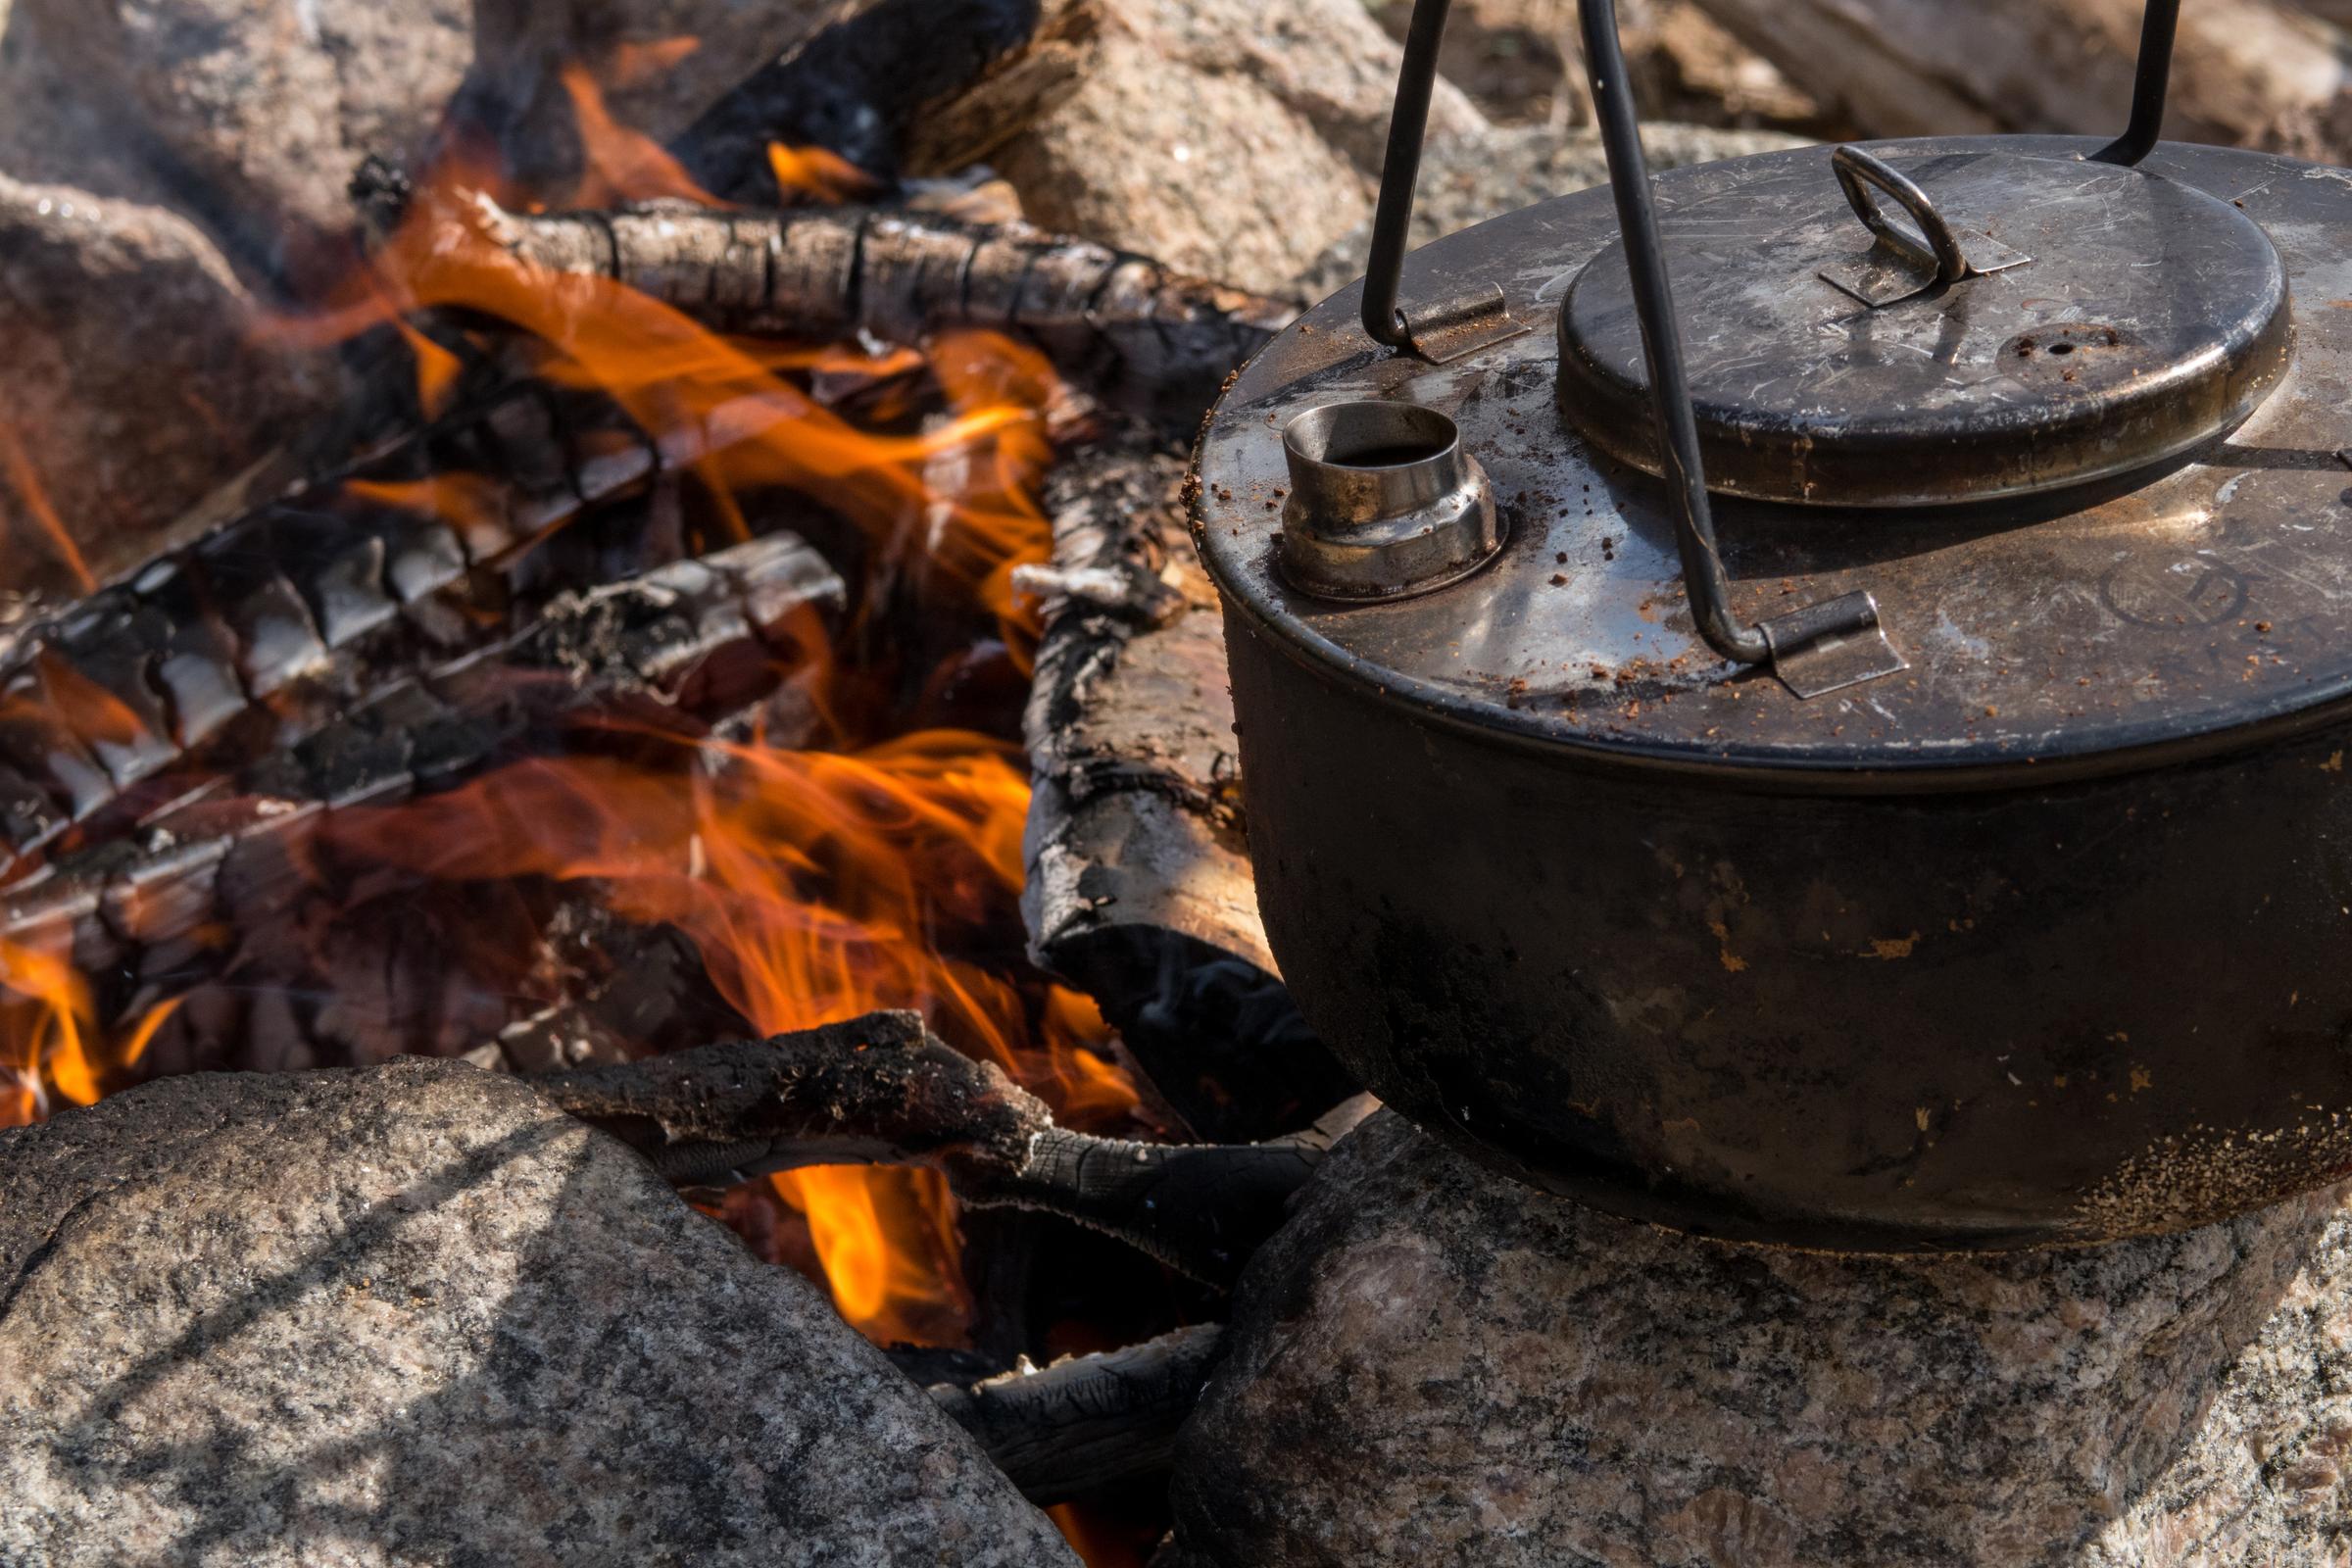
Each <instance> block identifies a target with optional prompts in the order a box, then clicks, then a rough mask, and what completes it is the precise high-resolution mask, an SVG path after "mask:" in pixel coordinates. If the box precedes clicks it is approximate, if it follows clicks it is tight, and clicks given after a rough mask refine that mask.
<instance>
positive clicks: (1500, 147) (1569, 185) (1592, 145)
mask: <svg viewBox="0 0 2352 1568" xmlns="http://www.w3.org/2000/svg"><path fill="white" fill-rule="evenodd" d="M1804 145H1805V141H1804V138H1803V137H1801V136H1790V135H1788V134H1786V133H1784V132H1781V131H1777V130H1722V129H1717V128H1715V127H1713V126H1708V125H1677V124H1670V123H1651V124H1645V125H1643V126H1642V150H1643V151H1644V152H1645V153H1646V154H1647V155H1648V158H1649V168H1650V172H1652V173H1653V174H1654V173H1656V172H1659V171H1661V170H1667V169H1679V168H1681V167H1682V166H1683V165H1685V164H1704V163H1710V162H1713V161H1714V160H1716V159H1719V158H1744V157H1746V156H1747V155H1748V154H1750V153H1763V152H1774V151H1777V150H1779V149H1781V148H1783V147H1802V146H1804ZM1608 177H1609V164H1608V159H1607V157H1606V156H1605V155H1604V154H1603V153H1602V151H1601V146H1600V133H1599V132H1598V131H1597V130H1572V131H1568V132H1566V133H1564V134H1563V133H1562V132H1559V131H1556V130H1552V129H1550V128H1548V127H1546V126H1543V125H1513V126H1508V127H1503V128H1497V129H1494V130H1487V131H1482V132H1479V133H1477V134H1474V135H1469V136H1448V137H1446V138H1444V139H1442V140H1441V139H1433V140H1432V141H1431V142H1430V145H1429V148H1428V150H1427V152H1426V153H1425V155H1424V156H1423V160H1422V164H1421V182H1420V186H1419V188H1418V189H1417V190H1416V192H1415V194H1414V199H1413V231H1412V232H1413V243H1414V244H1415V245H1426V244H1428V243H1429V242H1430V241H1431V240H1433V239H1442V238H1444V237H1445V236H1446V235H1447V234H1450V233H1453V232H1454V231H1455V230H1457V229H1463V228H1468V227H1469V226H1470V225H1471V224H1473V223H1483V222H1485V221H1487V220H1488V219H1490V218H1499V217H1501V216H1502V215H1503V214H1504V213H1508V212H1512V211H1514V210H1516V209H1518V208H1521V207H1527V206H1530V205H1532V204H1534V203H1536V202H1540V201H1543V200H1544V199H1545V198H1547V197H1552V196H1565V195H1568V194H1569V193H1570V192H1572V191H1580V190H1584V189H1587V188H1588V187H1591V186H1593V185H1599V184H1605V183H1606V182H1607V180H1608ZM1371 249H1372V219H1371V215H1370V211H1369V209H1367V210H1366V213H1365V216H1364V219H1363V221H1361V222H1359V223H1357V224H1356V225H1355V226H1354V227H1352V228H1350V229H1348V231H1347V232H1346V233H1344V234H1342V235H1340V236H1339V237H1337V238H1336V239H1334V240H1333V241H1332V243H1331V244H1330V245H1329V246H1327V247H1326V248H1325V249H1324V251H1323V253H1322V254H1321V255H1320V256H1318V257H1316V258H1315V261H1314V263H1313V265H1311V266H1310V267H1308V268H1307V269H1306V270H1305V271H1303V272H1302V273H1300V274H1299V277H1298V279H1297V280H1296V281H1295V282H1294V283H1293V285H1292V290H1291V291H1292V292H1293V293H1295V294H1298V295H1299V296H1300V297H1302V298H1305V299H1309V300H1319V299H1323V298H1326V297H1328V296H1329V295H1331V294H1333V293H1335V292H1337V291H1338V290H1339V289H1341V288H1344V287H1346V286H1347V285H1348V284H1349V283H1351V282H1353V281H1354V280H1355V279H1357V278H1358V277H1361V276H1362V275H1363V271H1364V261H1365V258H1366V257H1367V256H1368V255H1369V254H1370V253H1371Z"/></svg>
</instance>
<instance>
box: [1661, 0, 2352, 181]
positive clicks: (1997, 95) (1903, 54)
mask: <svg viewBox="0 0 2352 1568" xmlns="http://www.w3.org/2000/svg"><path fill="white" fill-rule="evenodd" d="M1698 3H1699V6H1700V9H1702V10H1703V11H1705V12H1706V13H1707V14H1708V15H1709V16H1711V17H1713V18H1714V19H1715V20H1716V21H1717V22H1719V23H1721V24H1722V25H1724V26H1725V27H1726V28H1728V29H1729V30H1730V31H1732V32H1733V33H1734V34H1736V35H1737V36H1738V37H1739V38H1740V41H1741V42H1743V43H1745V44H1746V45H1747V46H1748V47H1749V48H1751V49H1754V50H1755V51H1756V52H1757V53H1758V54H1761V55H1763V56H1764V57H1765V58H1766V59H1768V60H1770V61H1771V62H1772V63H1773V64H1774V65H1776V66H1778V67H1780V69H1781V70H1782V71H1783V72H1784V73H1787V74H1788V76H1789V79H1790V80H1792V81H1794V82H1795V83H1796V84H1797V85H1798V86H1799V87H1801V88H1803V89H1804V90H1805V91H1807V92H1809V93H1812V94H1813V95H1814V96H1816V97H1817V98H1819V99H1820V100H1821V101H1822V104H1823V106H1824V108H1825V109H1827V110H1829V111H1830V112H1831V113H1832V115H1833V116H1834V117H1836V118H1842V119H1845V120H1849V121H1851V122H1852V123H1854V124H1856V125H1859V126H1860V127H1861V128H1862V129H1863V131H1864V132H1865V133H1866V134H1869V135H1873V136H1915V135H1929V134H1937V135H1963V134H1976V133H1984V132H1990V131H2014V130H2033V131H2061V132H2073V133H2079V134H2083V135H2101V136H2114V135H2120V134H2121V133H2122V132H2123V128H2124V123H2125V122H2126V120H2127V119H2128V118H2129V114H2130V110H2131V76H2132V67H2133V61H2134V58H2135V55H2136V52H2137V49H2138V41H2139V24H2140V16H2141V8H2140V4H2139V0H1971V3H1969V4H1966V5H1954V4H1952V3H1951V0H1698ZM2347 9H2352V8H2347ZM2348 90H2352V43H2348V41H2347V37H2346V34H2345V33H2344V31H2343V30H2342V29H2341V28H2339V27H2337V26H2335V25H2331V24H2330V23H2327V22H2326V21H2323V20H2321V19H2320V18H2318V17H2316V16H2312V15H2308V14H2305V13H2303V12H2301V11H2298V10H2297V9H2295V8H2294V7H2293V6H2292V5H2289V4H2283V3H2280V0H2189V3H2187V4H2185V5H2183V6H2182V7H2181V11H2180V42H2179V46H2178V48H2177V49H2176V51H2175V56H2174V65H2173V84H2172V98H2171V102H2170V106H2169V111H2170V112H2169V114H2168V117H2167V119H2166V122H2165V134H2166V135H2167V136H2169V137H2172V138H2174V139H2176V140H2186V141H2205V142H2224V143H2233V144H2239V145H2244V146H2252V147H2263V148H2268V149H2272V150H2276V151H2281V152H2288V153H2293V154H2295V155H2297V156H2300V157H2306V158H2317V159H2323V160H2327V161H2330V162H2338V163H2340V162H2342V161H2344V158H2345V155H2346V152H2347V149H2348V148H2352V106H2348V105H2347V102H2346V99H2347V92H2348Z"/></svg>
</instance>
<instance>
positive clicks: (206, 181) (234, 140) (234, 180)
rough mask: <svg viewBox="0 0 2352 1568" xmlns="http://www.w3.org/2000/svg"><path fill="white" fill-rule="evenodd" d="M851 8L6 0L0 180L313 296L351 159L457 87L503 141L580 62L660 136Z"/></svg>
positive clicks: (558, 103) (557, 94)
mask: <svg viewBox="0 0 2352 1568" xmlns="http://www.w3.org/2000/svg"><path fill="white" fill-rule="evenodd" d="M853 3H855V0H772V3H760V0H556V3H539V4H533V3H524V0H18V3H17V4H16V5H15V6H14V8H13V11H12V13H11V14H10V15H9V16H8V18H7V23H6V27H7V30H6V34H5V36H4V37H0V170H5V171H7V172H9V173H11V174H14V175H15V176H17V177H18V178H21V179H37V180H43V181H51V182H61V183H69V184H75V185H80V186H82V187H84V188H86V189H90V190H93V191H96V192H98V193H99V194H101V195H106V196H116V197H122V198H124V199H129V200H136V201H141V202H147V203H151V204H159V205H164V206H169V207H172V208H173V209H174V210H176V211H178V212H180V213H182V214H184V215H185V216H187V217H189V218H191V219H193V220H195V221H198V222H199V223H201V224H203V225H204V226H205V227H206V229H207V230H208V231H209V232H210V234H211V235H212V237H213V239H214V240H215V241H216V242H217V243H218V244H219V245H220V246H221V249H222V250H223V251H224V252H225V253H226V254H227V255H228V256H229V257H230V259H231V260H232V261H234V262H235V263H236V264H237V266H238V267H239V268H240V270H245V271H247V272H249V273H259V274H267V275H269V276H271V277H275V278H278V279H281V280H292V281H295V282H297V283H304V282H307V283H314V284H315V283H316V282H317V281H318V276H319V274H320V273H322V272H324V271H325V270H328V269H330V268H332V267H334V266H336V265H338V264H339V260H340V258H339V257H338V256H337V255H335V254H334V253H333V252H332V251H331V250H329V249H328V248H327V245H328V241H329V240H330V239H331V237H332V236H336V235H340V234H342V233H343V232H345V231H346V230H347V229H348V228H349V227H350V222H351V208H350V201H349V198H348V197H347V196H346V195H345V193H344V187H345V184H346V182H347V181H348V180H349V179H350V177H351V172H352V170H353V169H354V168H355V167H356V166H357V165H358V163H359V161H360V159H361V158H362V157H363V156H365V155H367V154H368V153H381V154H384V155H385V156H387V157H392V158H395V159H404V160H411V159H415V158H417V156H418V155H420V154H421V153H422V152H423V151H424V149H425V148H426V146H427V145H428V143H429V142H430V140H431V138H432V134H433V132H434V130H435V128H436V126H437V125H438V124H439V123H440V121H441V117H442V114H443V111H444V109H445V108H446V107H447V106H448V105H449V104H450V103H451V102H452V100H453V99H454V98H456V97H457V96H458V95H459V94H460V91H461V89H464V90H465V92H466V95H467V107H468V110H469V112H471V113H472V114H473V115H474V116H475V118H476V120H477V121H478V123H482V124H486V125H487V126H489V127H490V128H491V129H492V130H493V131H494V132H498V133H501V134H504V135H508V136H510V137H522V135H523V133H524V132H527V131H533V130H535V129H536V128H538V127H542V126H545V125H548V124H551V123H555V122H557V121H559V120H560V121H562V122H563V123H565V124H568V123H569V117H570V108H569V102H568V99H567V97H566V95H565V92H564V86H563V83H562V81H561V79H560V72H561V70H562V68H563V67H564V65H566V64H578V65H580V66H582V67H584V68H586V69H587V70H589V71H590V72H591V73H595V74H597V75H598V76H600V77H602V78H603V79H605V80H607V81H608V82H609V83H610V84H611V86H610V95H611V99H612V107H613V110H614V113H615V116H616V118H618V119H620V120H621V122H622V123H626V124H631V125H636V126H640V127H642V128H644V129H645V130H646V131H647V133H648V134H650V135H652V136H654V137H655V138H656V139H661V138H662V137H664V136H668V135H671V134H674V133H675V132H676V131H678V130H680V129H682V128H684V126H685V125H686V124H687V123H689V122H690V121H692V120H693V118H694V117H695V116H696V115H697V114H699V113H701V112H702V110H703V109H705V108H707V107H708V106H709V105H710V104H711V102H712V101H713V100H714V99H715V98H717V97H718V96H719V95H720V94H721V93H723V92H725V91H726V90H727V89H728V88H729V87H731V86H733V85H734V84H735V83H736V82H738V81H740V80H741V79H742V78H743V77H745V76H747V75H749V74H751V73H753V72H754V71H756V70H758V69H759V68H760V66H762V65H764V64H766V63H767V61H769V60H770V59H772V58H774V57H775V56H776V55H777V54H779V53H781V52H782V51H783V50H784V49H785V48H787V47H789V46H790V45H792V44H794V43H797V42H799V41H800V40H801V39H803V38H805V37H806V36H807V35H808V34H809V32H811V31H813V30H814V29H815V28H816V27H817V26H819V25H822V24H823V23H824V22H825V21H826V20H827V19H829V18H830V17H832V16H834V15H837V14H839V13H841V12H843V11H846V10H847V9H848V8H849V6H850V5H851V4H853ZM680 38H691V39H695V40H697V41H698V45H699V46H698V47H696V48H695V49H694V50H693V51H692V52H691V53H688V54H686V55H685V56H684V57H683V58H681V59H678V60H675V61H674V62H669V63H667V64H665V65H662V67H661V68H660V69H643V70H631V69H629V66H628V62H629V60H630V59H631V58H634V59H635V60H636V61H638V62H640V63H643V62H647V61H650V60H652V59H654V58H656V57H653V56H647V55H637V56H635V57H630V56H628V55H626V54H625V51H626V50H628V49H630V48H631V47H633V46H641V45H648V44H653V43H657V42H660V41H662V40H673V39H680ZM526 139H527V138H526ZM306 274H308V275H307V276H306Z"/></svg>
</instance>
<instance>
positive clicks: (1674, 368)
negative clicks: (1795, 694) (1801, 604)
mask: <svg viewBox="0 0 2352 1568" xmlns="http://www.w3.org/2000/svg"><path fill="white" fill-rule="evenodd" d="M1441 9H1443V8H1442V7H1441ZM1413 20H1414V24H1415V25H1416V26H1417V25H1419V23H1420V15H1419V13H1418V12H1416V13H1415V15H1414V19H1413ZM1577 20H1578V22H1579V24H1580V25H1582V27H1583V30H1584V39H1585V63H1586V66H1587V68H1588V69H1589V70H1590V71H1591V73H1592V76H1593V107H1594V109H1595V110H1596V111H1597V112H1598V115H1599V118H1600V140H1601V146H1602V148H1603V149H1604V150H1605V151H1606V152H1607V154H1608V160H1609V188H1610V191H1611V192H1612V193H1613V194H1614V195H1615V196H1616V198H1617V227H1618V232H1619V234H1620V236H1621V237H1622V238H1623V240H1624V242H1625V260H1626V265H1627V267H1628V268H1629V269H1630V270H1632V273H1633V288H1634V312H1635V315H1636V316H1637V317H1638V318H1639V319H1640V320H1641V323H1642V358H1643V359H1644V360H1646V361H1647V362H1648V366H1649V384H1650V390H1651V394H1652V396H1653V398H1654V399H1655V402H1656V406H1657V416H1658V447H1659V451H1660V454H1661V456H1662V458H1663V462H1664V469H1663V472H1664V477H1665V480H1666V485H1667V488H1668V489H1669V490H1671V491H1673V492H1674V498H1675V502H1676V505H1677V507H1678V508H1679V511H1678V513H1677V515H1676V527H1675V538H1676V543H1677V544H1678V546H1679V547H1680V549H1681V551H1682V557H1683V583H1684V587H1685V590H1686V591H1687V592H1688V593H1689V594H1690V596H1691V618H1692V619H1693V620H1695V621H1696V622H1697V624H1698V632H1699V635H1700V636H1702V637H1704V638H1706V640H1707V645H1708V646H1709V647H1710V648H1713V649H1714V650H1715V651H1716V652H1717V653H1719V654H1721V655H1723V657H1724V658H1726V659H1734V660H1738V661H1739V662H1741V663H1744V664H1761V663H1764V662H1768V661H1769V660H1770V659H1771V657H1772V649H1771V647H1770V645H1769V644H1767V643H1766V642H1765V640H1764V634H1763V633H1762V632H1760V631H1758V630H1757V629H1756V628H1755V627H1753V626H1743V625H1741V624H1740V622H1739V620H1738V619H1737V618H1735V617H1734V616H1733V614H1732V604H1731V599H1732V593H1731V582H1730V579H1729V578H1728V577H1727V576H1726V574H1725V572H1724V569H1723V558H1722V556H1721V555H1720V554H1719V553H1718V552H1717V551H1716V548H1715V518H1714V514H1713V512H1712V510H1711V509H1710V508H1709V506H1708V504H1707V476H1706V470H1705V468H1704V466H1702V465H1701V463H1700V460H1699V453H1698V419H1697V417H1696V416H1695V415H1693V414H1692V413H1691V385H1690V381H1689V378H1688V377H1687V375H1686V374H1685V372H1684V369H1683V341H1682V331H1681V329H1680V328H1679V327H1678V326H1677V325H1676V324H1675V319H1674V289H1673V286H1672V283H1671V282H1670V280H1669V279H1668V277H1667V273H1666V255H1665V247H1664V246H1663V245H1662V244H1661V243H1660V241H1659V238H1658V211H1657V202H1656V200H1655V198H1654V196H1653V194H1652V192H1651V190H1650V186H1649V165H1648V162H1647V160H1646V159H1644V158H1643V157H1642V127H1641V123H1640V121H1639V120H1638V119H1637V118H1636V116H1635V113H1634V93H1633V86H1632V83H1631V82H1630V81H1629V80H1628V78H1627V75H1626V70H1625V48H1624V45H1623V44H1622V43H1621V42H1620V41H1619V38H1618V34H1617V6H1616V0H1579V5H1578V8H1577ZM1382 195H1383V197H1384V210H1385V197H1386V195H1387V192H1386V190H1385V189H1384V190H1383V192H1382ZM1375 254H1378V253H1377V250H1376V251H1375ZM1364 298H1365V301H1366V303H1367V308H1368V306H1369V302H1370V300H1371V294H1370V292H1369V289H1368V287H1367V292H1366V293H1365V296H1364ZM1369 324H1370V322H1369V320H1368V319H1367V321H1366V325H1367V326H1368V325H1369Z"/></svg>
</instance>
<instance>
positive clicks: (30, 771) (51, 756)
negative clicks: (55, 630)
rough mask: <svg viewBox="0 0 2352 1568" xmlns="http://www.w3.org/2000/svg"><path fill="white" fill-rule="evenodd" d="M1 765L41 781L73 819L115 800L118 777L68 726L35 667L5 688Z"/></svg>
mask: <svg viewBox="0 0 2352 1568" xmlns="http://www.w3.org/2000/svg"><path fill="white" fill-rule="evenodd" d="M0 766H5V767H7V768H9V769H11V770H13V771H14V772H16V773H18V774H20V775H21V776H23V777H24V778H25V779H27V780H28V781H30V782H31V783H33V784H35V785H38V786H39V787H40V788H41V789H42V790H44V791H45V792H47V794H48V796H49V798H50V799H51V800H52V801H55V802H57V803H58V804H59V805H60V806H62V807H63V808H64V810H65V814H66V816H67V818H68V819H69V820H72V821H75V822H78V821H80V820H81V819H82V818H84V817H86V816H88V815H89V814H90V813H91V812H92V811H95V810H97V809H99V808H100V807H101V806H104V805H105V804H106V803H107V802H108V801H110V800H112V799H113V798H114V793H115V786H114V780H113V779H112V778H110V777H108V775H107V771H106V769H105V768H104V767H103V766H101V765H100V764H99V762H98V760H97V759H96V758H94V757H92V756H91V755H90V754H89V752H88V751H87V749H85V748H84V747H83V746H82V744H81V742H80V740H79V739H78V738H77V737H76V736H74V734H73V731H72V730H70V729H69V728H67V726H66V725H65V723H64V721H63V719H62V717H61V715H60V714H59V713H58V711H57V710H56V708H55V707H54V706H53V704H52V703H51V700H50V693H49V691H48V688H47V684H46V683H45V682H44V681H42V680H41V678H40V676H39V674H38V673H37V672H36V671H34V670H23V671H20V672H19V673H18V674H17V675H16V677H15V678H13V679H11V680H10V681H8V682H7V684H6V685H5V686H0Z"/></svg>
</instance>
